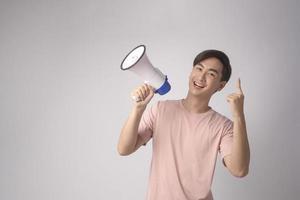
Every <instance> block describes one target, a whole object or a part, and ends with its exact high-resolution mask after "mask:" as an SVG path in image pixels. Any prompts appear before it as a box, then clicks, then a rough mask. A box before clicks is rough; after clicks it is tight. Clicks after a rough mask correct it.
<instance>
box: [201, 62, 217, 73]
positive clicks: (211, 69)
mask: <svg viewBox="0 0 300 200" xmlns="http://www.w3.org/2000/svg"><path fill="white" fill-rule="evenodd" d="M198 65H200V66H201V67H203V68H205V66H204V65H203V64H202V63H198ZM208 71H213V72H215V73H216V74H219V72H218V71H217V70H216V69H214V68H209V69H208Z"/></svg>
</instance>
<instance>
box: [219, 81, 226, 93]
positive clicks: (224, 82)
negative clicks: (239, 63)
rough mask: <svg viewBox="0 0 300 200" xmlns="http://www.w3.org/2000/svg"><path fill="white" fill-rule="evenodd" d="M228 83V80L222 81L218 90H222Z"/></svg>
mask: <svg viewBox="0 0 300 200" xmlns="http://www.w3.org/2000/svg"><path fill="white" fill-rule="evenodd" d="M226 83H227V82H226V81H221V82H220V86H219V89H218V91H221V90H222V89H223V88H224V87H225V85H226Z"/></svg>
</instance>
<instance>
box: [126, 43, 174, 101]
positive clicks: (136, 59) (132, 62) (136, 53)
mask: <svg viewBox="0 0 300 200" xmlns="http://www.w3.org/2000/svg"><path fill="white" fill-rule="evenodd" d="M121 69H122V70H129V71H132V72H134V73H135V74H137V75H138V76H140V77H141V78H142V79H143V80H144V82H146V83H147V84H148V85H151V86H152V88H153V89H154V90H155V91H154V93H158V94H160V95H164V94H166V93H168V92H169V91H170V89H171V86H170V84H169V82H168V78H167V76H165V75H164V74H163V73H162V72H161V71H160V70H159V69H158V68H155V67H153V66H152V64H151V63H150V61H149V59H148V57H147V55H146V47H145V45H140V46H137V47H136V48H134V49H133V50H132V51H130V52H129V53H128V54H127V56H126V57H125V58H124V60H123V61H122V63H121ZM142 91H143V90H142ZM141 94H142V93H141ZM138 97H140V98H141V97H143V95H142V96H140V95H138ZM138 97H137V96H134V95H133V98H134V100H135V101H140V100H141V99H139V98H138ZM151 98H152V97H151Z"/></svg>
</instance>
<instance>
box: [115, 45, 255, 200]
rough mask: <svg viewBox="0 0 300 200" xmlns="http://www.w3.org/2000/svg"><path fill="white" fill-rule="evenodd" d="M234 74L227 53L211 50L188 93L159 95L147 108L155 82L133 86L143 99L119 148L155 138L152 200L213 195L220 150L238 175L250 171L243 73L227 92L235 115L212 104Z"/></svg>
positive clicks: (199, 61)
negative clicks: (167, 97)
mask: <svg viewBox="0 0 300 200" xmlns="http://www.w3.org/2000/svg"><path fill="white" fill-rule="evenodd" d="M230 75H231V66H230V62H229V59H228V57H227V55H226V54H225V53H223V52H221V51H218V50H206V51H203V52H201V53H200V54H199V55H197V56H196V58H195V60H194V63H193V68H192V72H191V74H190V77H189V90H188V94H187V96H186V98H184V99H180V100H167V101H159V102H157V103H156V104H154V105H153V106H152V107H151V108H150V109H147V110H146V106H147V104H148V103H149V102H150V100H151V99H152V97H153V95H154V93H153V90H154V88H152V87H151V86H149V85H146V84H145V85H142V86H140V87H139V88H137V89H136V90H135V91H134V92H133V95H135V96H137V97H139V98H140V99H141V101H139V102H136V103H135V104H134V106H133V109H132V111H131V113H130V115H129V117H128V119H127V121H126V123H125V125H124V127H123V129H122V131H121V135H120V138H119V144H118V152H119V153H120V155H129V154H131V153H133V152H135V151H136V150H137V149H138V148H139V147H140V146H142V145H143V144H144V145H146V143H147V142H148V141H149V140H150V139H151V138H152V139H153V143H152V146H153V155H152V162H151V169H150V177H149V183H148V192H147V200H200V199H201V200H212V199H213V196H212V193H211V184H212V179H213V175H214V170H215V163H216V159H217V155H218V152H219V153H220V154H221V156H222V159H223V164H224V166H225V167H227V169H228V170H229V172H230V173H231V174H232V175H234V176H236V177H244V176H246V175H247V174H248V169H249V163H250V150H249V144H248V139H247V131H246V122H245V117H244V111H243V104H244V95H243V91H242V89H241V82H240V79H239V80H238V81H237V88H236V93H233V94H230V95H229V96H228V97H227V101H228V102H229V106H230V109H231V112H232V118H233V120H232V121H231V120H229V119H228V118H226V117H225V116H223V115H221V114H219V113H218V112H216V111H215V110H213V109H212V108H211V107H210V106H209V105H208V104H209V101H210V99H211V97H212V95H213V94H215V93H216V92H217V91H220V90H222V89H223V88H224V86H225V85H226V83H227V81H228V80H229V78H230ZM145 110H146V111H145ZM144 111H145V112H144Z"/></svg>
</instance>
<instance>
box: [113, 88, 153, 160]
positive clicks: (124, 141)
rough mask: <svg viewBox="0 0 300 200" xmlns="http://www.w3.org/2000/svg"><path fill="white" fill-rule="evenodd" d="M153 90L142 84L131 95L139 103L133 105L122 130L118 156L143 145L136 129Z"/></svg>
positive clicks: (129, 152) (131, 151) (127, 153)
mask: <svg viewBox="0 0 300 200" xmlns="http://www.w3.org/2000/svg"><path fill="white" fill-rule="evenodd" d="M153 90H154V89H153V88H152V87H151V86H149V85H146V84H144V85H142V86H141V87H139V88H138V89H137V90H136V91H134V92H133V93H132V95H134V96H135V97H136V98H138V99H140V101H138V102H136V103H135V104H134V106H133V109H132V111H131V113H130V114H129V117H128V119H127V121H126V122H125V124H124V126H123V128H122V131H121V134H120V138H119V143H118V152H119V154H120V155H129V154H131V153H133V152H134V151H136V150H137V149H138V148H139V147H140V146H141V145H142V144H143V143H144V141H142V138H141V137H140V136H139V135H138V128H139V124H140V121H141V118H142V115H143V112H144V111H145V109H146V107H147V104H148V103H149V102H150V100H151V99H152V97H153V95H154V92H153Z"/></svg>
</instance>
